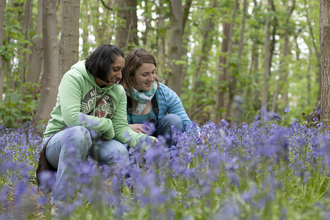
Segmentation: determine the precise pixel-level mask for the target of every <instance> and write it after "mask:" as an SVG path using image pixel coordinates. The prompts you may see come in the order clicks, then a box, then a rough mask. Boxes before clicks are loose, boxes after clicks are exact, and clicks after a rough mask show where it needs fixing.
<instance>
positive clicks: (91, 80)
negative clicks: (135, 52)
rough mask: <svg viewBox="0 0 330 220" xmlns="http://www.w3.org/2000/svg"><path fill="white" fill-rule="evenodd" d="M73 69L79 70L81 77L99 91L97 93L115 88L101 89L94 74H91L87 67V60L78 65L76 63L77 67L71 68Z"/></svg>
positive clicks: (106, 87)
mask: <svg viewBox="0 0 330 220" xmlns="http://www.w3.org/2000/svg"><path fill="white" fill-rule="evenodd" d="M71 69H74V70H77V71H78V72H80V73H81V75H82V76H83V77H84V78H85V79H86V80H87V81H88V82H89V83H90V84H92V85H93V87H94V88H95V89H96V90H97V91H102V92H103V91H107V90H109V89H111V88H112V87H113V86H105V87H102V88H101V87H99V86H98V85H97V84H96V82H95V79H94V76H93V75H92V74H90V73H89V72H88V71H87V69H86V66H85V60H83V61H79V62H78V63H76V64H75V65H73V66H72V67H71Z"/></svg>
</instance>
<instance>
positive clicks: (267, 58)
mask: <svg viewBox="0 0 330 220" xmlns="http://www.w3.org/2000/svg"><path fill="white" fill-rule="evenodd" d="M271 5H272V0H268V6H269V7H271ZM268 12H270V9H268ZM269 23H270V15H269V14H268V15H267V18H266V35H265V47H264V51H265V58H264V85H263V87H262V102H261V109H263V111H267V99H268V79H269V73H270V56H269V52H270V51H269V43H270V33H269V27H270V24H269Z"/></svg>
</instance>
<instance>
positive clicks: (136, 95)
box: [126, 80, 158, 115]
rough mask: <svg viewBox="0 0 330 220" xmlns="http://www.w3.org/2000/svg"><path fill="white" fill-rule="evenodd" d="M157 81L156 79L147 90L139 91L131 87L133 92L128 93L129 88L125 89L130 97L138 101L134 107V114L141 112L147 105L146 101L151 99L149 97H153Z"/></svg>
mask: <svg viewBox="0 0 330 220" xmlns="http://www.w3.org/2000/svg"><path fill="white" fill-rule="evenodd" d="M157 88H158V85H157V82H156V80H155V81H154V83H153V84H152V89H151V90H149V91H143V92H139V91H137V90H136V89H134V88H132V90H133V94H130V92H129V90H128V91H126V94H127V95H128V96H129V97H131V98H132V99H135V100H136V101H137V102H138V105H137V106H136V108H135V114H137V115H140V114H141V112H142V111H143V110H144V109H145V107H146V106H147V102H148V101H151V99H152V98H153V97H154V95H155V93H156V92H157Z"/></svg>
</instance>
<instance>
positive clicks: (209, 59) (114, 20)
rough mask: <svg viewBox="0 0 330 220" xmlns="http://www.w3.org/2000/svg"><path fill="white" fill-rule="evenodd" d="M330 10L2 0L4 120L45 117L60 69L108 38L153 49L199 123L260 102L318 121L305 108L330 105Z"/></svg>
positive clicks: (252, 3) (239, 1)
mask: <svg viewBox="0 0 330 220" xmlns="http://www.w3.org/2000/svg"><path fill="white" fill-rule="evenodd" d="M322 5H323V6H322ZM329 8H330V3H329V1H328V0H320V1H319V0H210V1H208V0H194V1H193V0H101V1H87V0H61V1H54V0H39V1H38V0H0V54H1V56H0V67H1V69H0V122H1V124H5V125H6V126H7V127H17V126H19V125H20V124H21V123H22V122H25V121H33V123H34V124H35V125H36V124H38V123H40V122H46V121H47V120H48V119H49V117H50V112H51V111H52V109H53V107H54V106H55V101H56V96H57V87H58V85H59V83H60V79H61V77H62V76H63V74H64V73H65V72H66V71H67V70H69V69H70V67H71V66H72V65H73V64H74V63H76V62H77V61H78V60H84V59H86V57H87V56H88V55H89V54H90V53H91V52H92V51H93V50H94V49H95V48H96V47H98V46H99V45H101V44H106V43H113V44H116V45H118V46H120V47H121V48H122V49H123V51H124V53H125V54H127V53H128V52H129V51H130V50H131V49H132V48H137V47H140V48H144V49H146V50H148V51H150V52H151V53H152V54H154V55H155V57H156V58H157V62H158V66H157V72H158V74H159V75H160V76H161V77H163V78H164V79H166V82H165V83H166V85H167V86H169V87H170V88H171V89H173V90H174V91H175V92H176V93H177V94H178V95H179V96H180V98H181V100H182V102H183V104H184V107H185V109H186V112H187V114H188V116H189V117H190V118H191V119H192V120H194V121H196V122H197V123H200V124H204V123H206V122H207V121H210V120H211V121H214V122H215V123H219V121H220V120H221V119H226V120H228V121H230V122H238V123H240V122H243V121H245V122H251V121H253V120H254V119H255V116H256V115H258V114H259V115H260V109H261V108H264V109H267V111H268V114H269V115H271V116H272V115H273V114H274V113H279V114H280V115H281V114H282V113H283V111H284V109H285V108H286V107H287V106H289V107H290V109H291V112H293V114H291V117H294V118H296V119H297V120H300V122H302V121H307V120H311V118H312V117H314V116H320V115H318V114H317V113H315V112H314V114H313V115H312V116H309V115H308V114H309V113H311V112H312V110H313V108H315V109H316V110H318V109H326V107H327V105H328V109H330V107H329V106H330V104H329V103H328V102H329V101H323V102H319V101H321V100H322V97H323V99H325V98H326V97H329V96H328V94H327V90H326V89H322V85H321V83H320V82H325V78H323V80H321V78H322V74H323V75H324V74H328V75H329V65H328V67H327V68H328V69H326V68H323V69H322V68H321V67H322V63H323V64H324V66H326V63H329V59H330V58H329V57H327V56H324V52H322V50H323V51H325V50H326V48H329V43H327V42H329V41H324V40H323V44H322V36H324V37H325V38H323V39H328V40H330V39H329V36H330V35H329V33H328V32H329V30H330V29H329V27H330V21H329V17H330V9H329ZM320 9H321V10H320ZM326 16H328V18H327V19H323V21H324V22H321V21H322V17H325V18H326ZM322 25H323V26H324V27H323V26H322ZM323 30H328V31H323ZM320 34H321V35H320ZM320 45H323V46H320ZM328 51H329V49H328ZM322 84H323V86H326V87H328V85H329V83H322ZM321 91H325V92H323V93H322V92H321ZM68 95H70V94H68ZM323 112H324V113H321V118H322V114H325V115H323V118H324V119H327V118H329V116H330V113H329V112H330V111H329V112H328V111H323ZM318 113H320V112H318ZM327 115H329V116H327ZM287 121H288V120H287ZM289 122H290V121H289Z"/></svg>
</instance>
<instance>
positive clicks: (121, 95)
mask: <svg viewBox="0 0 330 220" xmlns="http://www.w3.org/2000/svg"><path fill="white" fill-rule="evenodd" d="M58 90H59V91H58V95H57V101H56V106H55V107H54V109H53V111H52V113H51V119H50V120H49V121H48V125H47V127H46V130H45V133H44V137H48V136H50V135H52V134H55V133H56V132H57V131H59V130H61V129H62V128H63V127H65V126H68V127H72V126H77V125H82V126H84V127H89V128H90V126H91V124H94V126H92V129H93V131H95V132H96V133H97V134H98V135H99V136H102V137H103V138H105V139H107V140H111V139H113V138H115V139H116V140H118V141H120V142H121V143H129V146H131V147H134V146H135V145H136V144H137V143H138V142H139V140H140V138H143V137H144V139H143V140H145V138H147V137H148V136H147V135H145V134H142V133H136V132H134V131H133V130H132V129H130V128H129V126H128V123H127V119H126V117H127V116H126V103H127V100H126V93H125V90H124V88H123V87H122V86H121V85H119V84H114V85H113V86H106V87H103V88H100V87H99V86H98V85H97V84H96V82H95V80H94V76H93V75H91V74H90V73H88V72H87V70H86V67H85V61H80V62H78V63H76V64H75V65H73V66H72V67H71V69H70V70H69V71H68V72H67V73H66V74H65V75H64V76H63V78H62V80H61V83H60V86H59V89H58ZM95 91H96V92H95ZM104 93H105V96H104V97H103V99H102V101H101V102H100V103H99V105H98V106H97V107H96V108H94V105H95V103H96V100H97V99H99V98H100V97H101V96H102V95H103V94H104ZM93 108H94V111H93V112H92V113H91V114H90V115H86V114H87V113H88V112H90V111H91V109H93ZM127 132H128V133H127ZM127 134H128V135H127ZM127 137H128V138H127ZM149 138H150V139H151V140H149V141H154V139H155V138H154V137H151V136H149ZM149 147H150V146H149ZM144 148H148V147H146V146H144Z"/></svg>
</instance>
